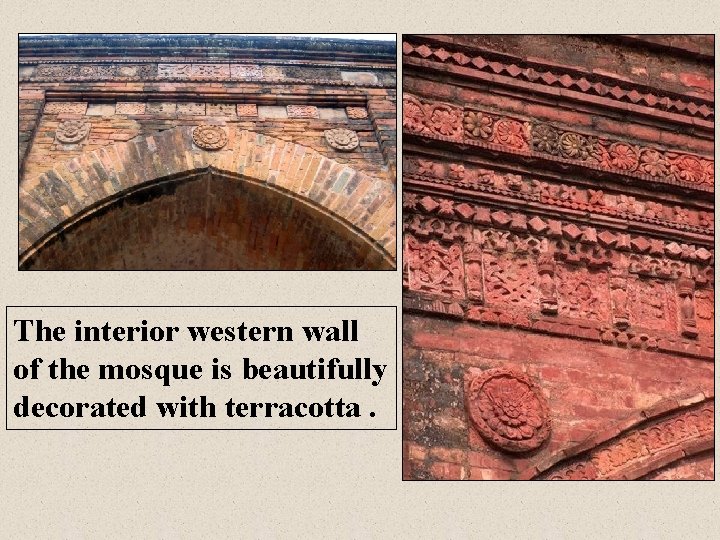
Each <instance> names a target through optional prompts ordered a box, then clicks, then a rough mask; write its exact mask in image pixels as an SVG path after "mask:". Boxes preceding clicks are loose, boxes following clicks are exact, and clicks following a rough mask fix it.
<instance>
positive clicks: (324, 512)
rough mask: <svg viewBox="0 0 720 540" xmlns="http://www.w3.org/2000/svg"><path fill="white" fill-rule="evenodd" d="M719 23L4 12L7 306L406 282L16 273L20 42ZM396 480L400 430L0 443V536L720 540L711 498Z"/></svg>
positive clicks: (564, 16) (298, 12)
mask: <svg viewBox="0 0 720 540" xmlns="http://www.w3.org/2000/svg"><path fill="white" fill-rule="evenodd" d="M550 6H552V8H551V7H550ZM660 6H663V9H660ZM717 15H718V8H717V2H713V1H710V0H707V1H703V2H691V1H683V2H678V1H654V2H650V1H635V2H627V1H625V2H617V1H613V2H610V1H608V0H606V1H594V2H578V1H577V0H575V1H556V2H539V1H537V0H536V1H532V2H507V1H504V0H492V1H490V0H486V1H482V2H480V1H473V0H464V1H457V0H456V1H452V0H447V1H439V0H435V1H434V2H428V1H419V0H415V1H408V0H404V1H400V0H396V1H394V2H391V1H387V0H365V1H350V0H346V1H340V0H336V1H323V0H296V1H292V2H291V1H289V0H282V1H270V0H266V1H264V2H255V1H251V0H245V1H239V2H232V1H229V0H228V1H224V2H214V1H207V0H205V1H203V0H195V1H192V2H190V1H169V0H165V1H162V0H155V1H147V0H144V1H130V0H125V1H121V2H115V1H113V2H111V1H104V2H99V1H74V2H66V1H63V0H55V1H53V2H41V1H34V2H27V1H23V2H20V1H18V0H9V1H7V2H5V4H4V5H3V11H2V27H3V30H4V31H3V33H2V37H1V39H2V46H3V51H5V53H6V54H5V56H4V59H3V61H2V92H3V97H4V99H3V101H2V107H3V111H2V112H3V114H2V118H3V119H4V122H5V127H6V129H5V132H4V133H5V136H4V137H2V139H0V145H1V149H2V155H3V157H4V162H5V163H6V167H5V169H4V170H5V173H4V175H3V183H2V185H3V188H2V195H3V196H2V197H1V198H0V205H1V207H2V213H0V230H2V231H4V232H3V234H2V235H1V236H0V238H1V239H2V242H1V246H2V254H3V257H2V258H1V259H0V260H1V261H2V262H0V283H2V286H1V289H0V290H1V291H2V293H1V294H2V297H3V302H2V303H3V305H22V304H36V305H42V304H44V305H75V304H86V305H98V304H99V305H103V304H118V305H128V304H139V305H153V304H155V305H166V304H169V303H175V304H184V305H213V304H214V305H229V304H235V305H244V304H260V305H272V304H275V305H278V304H280V305H283V304H289V303H292V304H297V305H303V304H309V305H313V304H328V303H333V304H337V305H343V304H358V303H363V304H369V303H375V304H378V305H399V304H400V299H401V293H400V285H401V283H400V273H399V272H374V273H371V272H368V273H357V272H355V273H350V272H336V273H332V274H329V273H322V272H314V273H313V272H309V273H289V272H288V273H279V272H275V273H262V272H247V273H224V272H217V273H214V272H205V273H199V272H198V273H183V272H177V273H167V272H166V273H151V272H147V273H135V272H126V273H100V272H98V273H81V272H64V273H53V272H45V273H19V272H18V271H17V270H16V268H17V236H16V235H17V221H16V211H17V206H16V205H17V191H16V186H17V176H16V174H15V164H16V163H17V146H16V145H17V138H16V135H15V134H16V133H17V110H16V98H17V86H16V75H17V71H16V69H17V63H16V47H17V41H16V39H17V33H18V32H23V33H29V32H43V31H45V32H90V31H93V32H149V31H154V32H264V33H267V32H287V33H291V32H295V33H296V32H302V31H305V32H312V33H320V32H333V33H338V32H363V33H367V32H393V33H395V32H397V33H402V32H407V33H422V32H445V33H503V32H504V33H521V32H556V33H569V32H591V33H602V32H620V31H622V32H628V33H642V32H645V33H680V32H692V33H699V32H700V33H713V32H714V31H715V29H716V27H717V21H718V19H717ZM3 328H4V325H3ZM387 330H388V332H390V331H391V330H393V331H394V329H391V328H388V329H387ZM4 333H5V330H3V334H4ZM4 338H5V336H4V335H3V339H4ZM398 349H399V345H398ZM2 366H3V367H2V369H3V370H4V362H3V363H2ZM4 375H5V374H4V373H3V374H2V376H4ZM398 392H399V388H398ZM3 402H4V400H3ZM4 413H5V411H4V410H3V414H4ZM400 465H401V444H400V431H302V432H293V431H112V432H103V431H88V432H82V431H58V432H51V431H2V433H0V485H1V486H2V493H1V494H0V538H73V539H74V538H93V539H95V538H173V539H175V538H240V537H243V538H245V537H250V538H278V537H291V538H295V537H302V538H318V537H332V538H334V537H340V538H346V537H354V538H396V537H399V538H424V537H433V538H446V537H452V538H455V537H461V538H462V537H472V538H551V539H558V538H568V539H576V538H593V539H594V538H705V537H708V538H710V537H713V536H715V535H717V531H718V530H719V529H720V527H718V525H719V523H718V512H717V508H718V502H719V500H718V488H717V485H716V484H715V483H714V482H713V483H711V482H705V483H697V482H686V483H679V482H673V483H654V484H651V483H623V482H614V483H610V482H604V483H600V482H598V483H563V484H549V483H527V482H515V483H511V482H493V483H453V482H442V483H441V482H434V483H430V482H424V483H423V482H402V481H401V480H400V478H401V472H400ZM713 531H715V532H713Z"/></svg>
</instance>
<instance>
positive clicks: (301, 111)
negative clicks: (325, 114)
mask: <svg viewBox="0 0 720 540" xmlns="http://www.w3.org/2000/svg"><path fill="white" fill-rule="evenodd" d="M287 114H288V118H318V117H319V113H318V108H317V107H315V106H313V105H288V106H287Z"/></svg>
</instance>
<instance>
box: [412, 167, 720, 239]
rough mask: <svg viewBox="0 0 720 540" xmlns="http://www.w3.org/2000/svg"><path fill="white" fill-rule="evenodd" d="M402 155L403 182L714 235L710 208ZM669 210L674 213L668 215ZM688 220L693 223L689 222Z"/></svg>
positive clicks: (480, 196) (483, 197)
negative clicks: (683, 205) (453, 188)
mask: <svg viewBox="0 0 720 540" xmlns="http://www.w3.org/2000/svg"><path fill="white" fill-rule="evenodd" d="M405 157H406V159H405V167H404V171H403V177H404V179H405V181H406V186H410V185H412V184H415V185H416V186H417V187H418V188H422V187H426V186H427V184H428V183H432V184H435V185H437V186H438V189H442V190H443V191H446V190H448V188H445V187H443V186H452V187H455V188H459V189H461V190H463V192H462V194H463V195H470V194H471V192H477V197H479V198H482V199H487V198H488V196H490V197H492V196H497V197H501V198H507V197H510V198H512V199H516V200H519V201H524V202H533V203H541V204H543V205H547V206H552V207H559V208H565V209H569V210H586V211H588V212H592V213H593V214H597V215H601V216H603V218H604V217H605V216H612V217H614V218H620V219H623V220H626V221H627V222H637V223H649V224H652V225H658V226H662V227H667V228H673V229H677V230H680V231H688V232H690V233H693V234H702V235H706V236H709V237H712V236H713V231H714V220H713V213H712V212H711V211H710V212H708V211H707V210H696V209H688V208H681V207H680V206H677V205H675V206H674V207H672V206H671V204H672V203H670V204H668V203H666V202H657V201H651V200H650V199H649V198H645V197H637V196H631V195H626V194H618V193H619V192H618V193H613V192H611V191H609V190H603V189H600V188H595V189H592V188H586V187H577V186H571V185H567V184H562V183H554V182H547V181H541V180H536V179H534V178H530V177H528V176H527V175H524V174H500V173H498V172H496V171H493V170H490V169H485V168H478V167H472V166H470V165H468V164H465V163H452V162H448V163H446V162H439V161H432V160H428V159H411V158H410V157H408V156H405ZM413 171H415V172H413ZM448 191H449V190H448ZM453 191H455V190H453ZM609 195H611V196H613V197H614V199H615V202H614V203H613V204H612V205H611V204H609V203H608V202H607V200H608V196H609ZM668 214H670V215H672V217H673V218H674V219H669V218H668V217H667V216H668ZM591 218H592V216H591ZM691 220H692V221H691ZM691 222H695V223H697V224H690V223H691Z"/></svg>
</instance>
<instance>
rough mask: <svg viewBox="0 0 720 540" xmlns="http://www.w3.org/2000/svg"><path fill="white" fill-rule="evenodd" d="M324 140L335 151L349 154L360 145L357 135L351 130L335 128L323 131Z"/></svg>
mask: <svg viewBox="0 0 720 540" xmlns="http://www.w3.org/2000/svg"><path fill="white" fill-rule="evenodd" d="M325 140H326V141H327V142H328V144H329V145H330V146H332V147H333V148H335V149H336V150H341V151H343V152H351V151H352V150H355V149H356V148H357V147H358V145H359V144H360V140H359V139H358V136H357V133H355V132H354V131H352V130H351V129H344V128H337V129H328V130H326V131H325Z"/></svg>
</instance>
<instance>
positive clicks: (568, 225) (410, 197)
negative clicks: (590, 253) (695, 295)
mask: <svg viewBox="0 0 720 540" xmlns="http://www.w3.org/2000/svg"><path fill="white" fill-rule="evenodd" d="M403 211H404V214H405V223H416V225H413V227H414V228H415V229H416V230H417V231H418V232H419V233H421V234H428V235H430V236H435V237H437V238H439V239H442V240H454V239H457V238H460V239H465V240H470V239H471V238H474V237H473V234H477V233H474V232H473V231H476V230H477V229H476V227H474V225H480V226H482V227H488V226H492V227H495V228H497V229H498V230H504V231H512V232H519V233H530V234H533V235H537V236H538V237H547V238H551V239H557V240H562V241H563V242H567V243H570V244H577V245H579V246H591V247H592V246H594V247H597V248H599V249H607V250H613V251H617V252H628V253H634V254H637V255H648V256H651V257H664V258H667V259H668V260H669V261H673V260H677V261H684V262H690V263H694V264H696V265H698V266H700V267H707V266H709V265H712V264H713V262H714V258H715V255H714V250H713V249H711V246H712V243H708V247H705V246H698V245H696V244H689V243H678V242H676V241H665V240H661V239H657V238H652V237H648V236H645V235H637V234H632V233H626V232H617V231H613V230H610V229H605V228H598V227H592V226H587V225H582V224H581V225H577V224H576V223H574V222H572V221H567V220H564V219H553V218H548V217H545V216H539V215H533V214H532V213H526V212H516V211H512V210H504V209H496V208H492V207H489V206H486V205H481V204H478V203H471V202H466V201H456V200H453V199H448V198H444V197H439V196H430V195H422V194H419V193H414V192H409V191H406V192H405V193H403ZM415 212H420V213H422V214H424V215H431V216H433V215H435V216H438V217H439V218H440V220H432V219H422V218H421V217H420V216H419V215H417V214H414V213H415ZM445 220H450V221H448V222H445ZM454 220H460V221H459V222H456V221H454ZM420 223H425V227H427V230H426V231H424V230H423V226H422V225H420ZM470 224H472V225H470Z"/></svg>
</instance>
